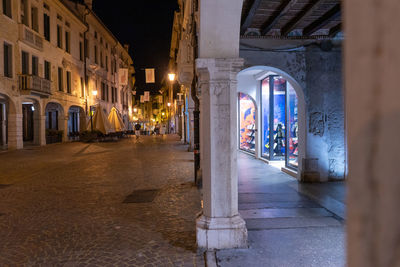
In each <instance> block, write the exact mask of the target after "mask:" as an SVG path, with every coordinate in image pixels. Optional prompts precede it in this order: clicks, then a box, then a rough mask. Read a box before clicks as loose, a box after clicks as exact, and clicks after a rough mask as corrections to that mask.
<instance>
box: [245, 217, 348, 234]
mask: <svg viewBox="0 0 400 267" xmlns="http://www.w3.org/2000/svg"><path fill="white" fill-rule="evenodd" d="M245 221H246V227H247V229H248V230H249V231H251V230H253V231H254V230H268V229H287V228H305V227H334V226H342V223H341V222H340V221H338V220H336V219H335V218H334V217H319V218H315V217H314V218H304V217H297V218H269V219H246V220H245Z"/></svg>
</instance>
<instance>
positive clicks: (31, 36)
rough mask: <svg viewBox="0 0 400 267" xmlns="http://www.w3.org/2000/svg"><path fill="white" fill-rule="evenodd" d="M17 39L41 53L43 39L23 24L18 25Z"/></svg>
mask: <svg viewBox="0 0 400 267" xmlns="http://www.w3.org/2000/svg"><path fill="white" fill-rule="evenodd" d="M19 39H20V40H21V41H23V42H24V43H26V44H28V45H30V46H32V47H33V48H36V49H38V50H40V51H43V38H42V37H41V36H40V35H39V34H38V33H36V32H35V31H33V30H31V29H29V28H28V27H27V26H25V25H24V24H19Z"/></svg>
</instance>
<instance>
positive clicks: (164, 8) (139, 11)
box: [93, 0, 178, 93]
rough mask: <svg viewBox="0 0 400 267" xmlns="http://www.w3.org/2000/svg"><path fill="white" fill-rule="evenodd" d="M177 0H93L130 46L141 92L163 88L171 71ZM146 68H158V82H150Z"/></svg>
mask: <svg viewBox="0 0 400 267" xmlns="http://www.w3.org/2000/svg"><path fill="white" fill-rule="evenodd" d="M176 2H177V1H176V0H93V10H94V11H95V13H96V14H97V15H98V16H99V17H100V18H101V20H102V21H103V22H104V24H105V25H107V27H108V28H109V29H110V30H111V31H112V32H113V34H114V35H115V36H116V37H117V38H118V40H119V41H120V42H121V43H122V44H124V43H127V44H129V45H130V49H129V50H130V55H131V56H132V58H133V65H134V67H135V70H136V80H137V82H136V86H137V87H138V92H139V93H140V92H142V91H144V90H146V91H147V90H150V91H152V92H153V93H155V92H157V91H158V89H159V84H160V82H161V80H162V78H163V76H164V75H166V73H167V72H168V61H169V48H170V42H171V32H172V23H173V19H174V11H175V10H177V9H178V4H177V3H176ZM144 68H155V69H156V80H157V83H156V85H146V83H145V78H144Z"/></svg>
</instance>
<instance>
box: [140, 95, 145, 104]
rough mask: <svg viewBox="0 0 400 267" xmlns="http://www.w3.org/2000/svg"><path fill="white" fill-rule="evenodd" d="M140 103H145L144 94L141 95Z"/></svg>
mask: <svg viewBox="0 0 400 267" xmlns="http://www.w3.org/2000/svg"><path fill="white" fill-rule="evenodd" d="M140 103H144V95H140Z"/></svg>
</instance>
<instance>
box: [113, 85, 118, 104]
mask: <svg viewBox="0 0 400 267" xmlns="http://www.w3.org/2000/svg"><path fill="white" fill-rule="evenodd" d="M114 89H115V103H118V88H114Z"/></svg>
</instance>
